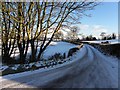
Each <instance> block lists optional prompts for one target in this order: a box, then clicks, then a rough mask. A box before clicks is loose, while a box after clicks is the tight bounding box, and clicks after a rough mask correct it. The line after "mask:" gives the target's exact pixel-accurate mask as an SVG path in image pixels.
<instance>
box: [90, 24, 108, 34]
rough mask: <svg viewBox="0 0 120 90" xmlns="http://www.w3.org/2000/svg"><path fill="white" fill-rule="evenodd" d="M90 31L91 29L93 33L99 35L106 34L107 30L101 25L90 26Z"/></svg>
mask: <svg viewBox="0 0 120 90" xmlns="http://www.w3.org/2000/svg"><path fill="white" fill-rule="evenodd" d="M92 29H93V31H94V32H99V33H101V32H107V31H108V30H107V29H106V28H105V27H104V26H102V25H93V26H92Z"/></svg>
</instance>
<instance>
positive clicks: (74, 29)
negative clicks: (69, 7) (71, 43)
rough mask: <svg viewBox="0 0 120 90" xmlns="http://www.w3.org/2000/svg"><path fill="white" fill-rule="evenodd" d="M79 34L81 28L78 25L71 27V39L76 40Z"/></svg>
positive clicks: (69, 34)
mask: <svg viewBox="0 0 120 90" xmlns="http://www.w3.org/2000/svg"><path fill="white" fill-rule="evenodd" d="M78 34H79V28H78V27H77V26H73V27H71V28H70V31H69V32H68V35H67V37H68V39H70V40H75V39H77V38H78Z"/></svg>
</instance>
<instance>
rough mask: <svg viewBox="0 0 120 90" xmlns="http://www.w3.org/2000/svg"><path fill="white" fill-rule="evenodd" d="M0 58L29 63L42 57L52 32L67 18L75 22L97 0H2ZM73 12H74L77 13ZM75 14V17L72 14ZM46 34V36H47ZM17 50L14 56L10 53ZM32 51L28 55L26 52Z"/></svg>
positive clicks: (10, 61) (65, 23)
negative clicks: (73, 0) (0, 47)
mask: <svg viewBox="0 0 120 90" xmlns="http://www.w3.org/2000/svg"><path fill="white" fill-rule="evenodd" d="M0 4H1V5H2V8H1V12H0V13H1V24H2V25H1V30H2V61H3V63H6V64H13V63H21V64H22V63H30V62H34V61H38V60H40V59H41V56H42V53H43V52H44V50H45V49H46V48H47V46H48V45H49V44H50V42H51V41H52V39H53V38H54V36H55V34H56V33H57V32H58V31H59V30H60V29H61V28H62V26H63V25H64V26H66V25H67V22H69V23H77V18H78V17H79V16H81V15H84V14H83V12H84V11H86V10H91V9H93V8H94V7H95V6H96V5H97V2H85V1H84V0H83V1H81V2H19V3H18V2H1V3H0ZM78 12H79V14H77V15H76V13H78ZM75 16H76V17H75ZM48 36H49V38H50V39H49V40H47V38H48ZM16 51H17V52H18V57H19V58H17V60H16V58H13V56H12V55H13V53H15V52H16ZM29 51H31V53H30V56H29V57H27V56H28V53H29Z"/></svg>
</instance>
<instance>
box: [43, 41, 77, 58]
mask: <svg viewBox="0 0 120 90" xmlns="http://www.w3.org/2000/svg"><path fill="white" fill-rule="evenodd" d="M75 46H77V45H74V44H70V43H67V42H51V44H50V46H48V48H47V49H46V50H45V51H44V54H43V58H48V57H50V56H53V55H54V54H56V53H60V54H63V53H66V54H67V53H68V51H69V49H70V48H73V47H75Z"/></svg>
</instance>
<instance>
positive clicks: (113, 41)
mask: <svg viewBox="0 0 120 90" xmlns="http://www.w3.org/2000/svg"><path fill="white" fill-rule="evenodd" d="M106 41H108V42H109V44H117V43H120V40H119V39H113V40H96V41H82V42H89V43H101V42H106Z"/></svg>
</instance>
